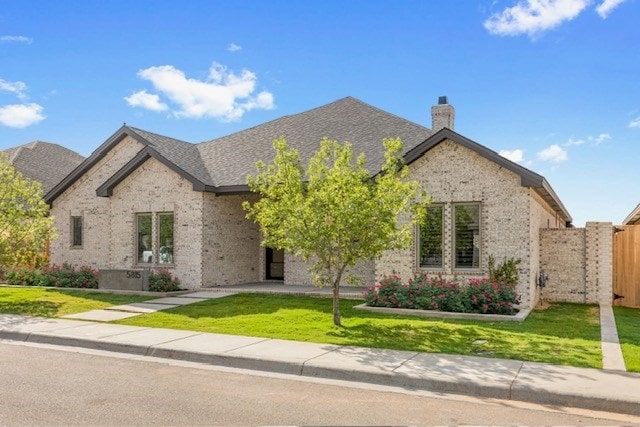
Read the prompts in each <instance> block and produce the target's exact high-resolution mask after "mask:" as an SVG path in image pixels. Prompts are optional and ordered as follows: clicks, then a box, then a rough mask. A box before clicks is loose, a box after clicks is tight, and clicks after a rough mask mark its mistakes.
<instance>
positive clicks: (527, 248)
mask: <svg viewBox="0 0 640 427" xmlns="http://www.w3.org/2000/svg"><path fill="white" fill-rule="evenodd" d="M454 114H455V112H454V109H453V107H452V106H451V105H449V104H447V102H446V98H444V97H442V98H441V99H440V103H439V105H436V106H434V107H433V108H432V129H428V128H426V127H423V126H421V125H418V124H415V123H412V122H410V121H407V120H405V119H402V118H400V117H398V116H395V115H393V114H390V113H387V112H385V111H382V110H379V109H377V108H375V107H372V106H370V105H367V104H365V103H363V102H361V101H359V100H356V99H354V98H351V97H347V98H343V99H340V100H338V101H335V102H332V103H330V104H327V105H324V106H321V107H318V108H315V109H312V110H309V111H306V112H303V113H300V114H295V115H291V116H284V117H282V118H279V119H277V120H273V121H270V122H267V123H265V124H262V125H259V126H256V127H253V128H250V129H247V130H244V131H241V132H238V133H235V134H232V135H229V136H225V137H222V138H218V139H214V140H212V141H206V142H202V143H199V144H191V143H188V142H184V141H179V140H176V139H172V138H168V137H165V136H161V135H157V134H154V133H150V132H147V131H143V130H140V129H136V128H133V127H129V126H126V125H125V126H123V127H121V128H120V129H119V130H118V131H117V132H116V133H115V134H113V135H112V136H111V137H110V138H109V139H107V140H106V141H105V142H104V143H103V144H102V145H101V146H100V147H98V148H97V149H96V150H95V151H94V152H93V154H91V156H89V157H88V158H87V159H86V160H85V161H84V162H83V163H82V164H81V165H80V166H79V167H78V168H77V169H76V170H75V171H74V172H73V173H71V174H70V175H69V176H67V177H66V178H65V179H64V180H63V181H62V182H60V184H58V185H57V186H56V187H55V188H53V189H52V190H51V191H49V192H48V193H47V195H46V199H47V201H48V202H49V203H50V204H51V207H52V208H51V210H52V213H53V215H54V216H55V225H56V227H57V229H58V233H59V236H60V237H59V239H58V240H56V241H55V242H52V244H51V261H52V262H53V263H62V262H72V263H77V264H89V265H92V266H93V267H95V268H109V269H115V268H124V269H130V268H151V267H169V268H171V269H172V270H173V271H174V273H175V274H176V275H178V276H179V277H180V278H181V279H182V280H183V283H184V284H185V285H186V286H187V287H189V288H197V287H200V286H202V287H210V286H219V285H227V284H240V283H253V282H262V281H267V280H283V281H284V283H285V284H309V283H310V281H309V278H308V275H307V272H306V268H305V265H304V264H303V263H302V262H301V261H300V260H298V259H295V258H294V257H292V256H291V255H289V254H286V253H282V252H280V251H277V250H272V249H270V248H264V247H261V246H260V240H261V239H260V234H259V231H258V227H257V226H256V225H255V224H253V223H251V222H250V221H248V220H246V219H245V213H244V211H243V209H242V206H241V204H242V201H244V200H255V197H256V195H255V194H252V193H250V192H249V190H248V187H247V185H246V181H245V179H246V178H245V177H246V175H247V174H250V173H255V171H256V169H255V163H256V161H258V160H263V161H265V162H270V161H271V160H272V159H273V154H274V153H273V148H272V145H271V144H272V141H273V140H274V139H276V138H278V137H280V136H284V137H285V138H286V139H287V142H288V143H289V145H290V146H292V147H295V148H297V149H298V150H299V152H300V156H301V159H302V161H303V162H304V161H306V160H307V159H308V158H309V157H310V156H311V154H312V153H313V152H314V151H315V150H316V149H317V148H318V147H319V142H320V141H321V139H322V138H323V137H329V138H331V139H336V140H338V141H341V142H343V141H349V142H351V143H352V145H353V148H354V152H356V153H359V152H364V153H365V154H366V156H367V167H368V168H369V170H370V171H371V172H372V173H377V172H378V171H379V169H380V166H381V164H382V161H383V147H382V144H381V141H382V140H383V139H384V138H387V137H400V138H401V139H402V140H403V142H404V150H405V152H404V157H405V159H406V162H407V164H408V165H409V169H410V172H411V179H415V180H417V181H419V182H420V183H421V184H422V185H424V188H425V189H426V190H427V192H428V193H429V194H430V195H431V196H432V197H433V202H434V203H433V204H432V205H431V206H430V207H429V215H428V220H427V226H426V227H423V229H422V230H416V234H415V236H416V239H415V244H414V245H413V247H412V248H410V249H408V250H405V251H393V252H389V253H386V254H385V255H384V256H383V257H382V258H381V259H380V260H371V261H365V262H362V263H361V264H360V265H358V266H357V267H356V271H355V273H356V274H358V275H360V276H361V277H362V278H363V279H364V280H365V281H366V282H368V283H372V282H373V281H374V280H375V279H376V278H379V277H380V276H382V275H384V274H388V273H391V272H392V271H396V272H399V273H400V274H403V275H408V274H410V273H411V272H412V271H415V270H426V271H428V272H430V273H434V274H438V273H440V274H446V275H451V274H461V275H474V276H482V275H484V274H486V269H487V260H488V257H489V256H490V255H492V256H494V257H495V258H496V259H498V260H502V259H503V257H517V258H521V259H522V263H521V264H520V277H521V284H520V285H519V286H520V289H519V290H520V293H521V294H522V295H523V305H525V306H528V305H532V304H534V303H535V301H536V299H537V292H536V280H537V274H538V265H539V229H541V228H564V227H566V226H567V225H568V224H570V223H571V221H572V219H571V216H570V215H569V213H568V212H567V210H566V209H565V207H564V206H563V204H562V202H561V201H560V199H559V198H558V196H557V195H556V194H555V192H554V191H553V189H552V188H551V186H550V185H549V183H548V182H547V181H546V180H545V179H544V177H542V176H540V175H538V174H536V173H534V172H532V171H530V170H528V169H526V168H524V167H522V166H520V165H518V164H516V163H513V162H511V161H509V160H507V159H505V158H503V157H501V156H499V155H498V154H497V153H496V152H494V151H492V150H490V149H488V148H486V147H484V146H482V145H480V144H478V143H476V142H474V141H471V140H470V139H467V138H465V137H463V136H462V135H459V134H457V133H456V132H454V131H453V123H454ZM78 225H80V226H79V227H78Z"/></svg>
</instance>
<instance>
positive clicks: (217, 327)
mask: <svg viewBox="0 0 640 427" xmlns="http://www.w3.org/2000/svg"><path fill="white" fill-rule="evenodd" d="M361 303H362V301H356V300H341V302H340V304H341V308H342V310H341V312H342V322H343V325H344V326H343V327H342V328H338V327H335V326H334V325H333V324H332V308H331V299H330V298H313V297H299V296H290V295H258V294H239V295H233V296H229V297H224V298H220V299H212V300H207V301H203V302H200V303H196V304H192V305H188V306H182V307H176V308H173V309H170V310H166V311H162V312H157V313H152V314H147V315H142V316H138V317H133V318H130V319H124V320H121V321H117V322H115V323H120V324H127V325H135V326H149V327H158V328H171V329H186V330H192V331H201V332H215V333H222V334H236V335H248V336H257V337H267V338H280V339H289V340H297V341H310V342H316V343H327V344H338V345H353V346H362V347H378V348H387V349H397V350H409V351H423V352H434V353H449V354H465V355H477V356H484V357H497V358H506V359H518V360H528V361H536V362H547V363H554V364H560V365H571V366H582V367H593V368H600V367H602V353H601V350H600V325H599V312H598V307H596V306H590V305H579V304H553V305H550V306H548V307H547V308H544V309H537V310H534V311H533V312H532V313H531V315H530V316H529V318H528V319H527V320H526V321H525V322H523V323H517V322H482V321H472V320H439V319H421V318H415V317H410V316H389V315H383V314H377V313H369V312H364V311H357V310H354V309H353V308H352V307H353V306H355V305H357V304H361Z"/></svg>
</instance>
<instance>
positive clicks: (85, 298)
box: [0, 287, 150, 317]
mask: <svg viewBox="0 0 640 427" xmlns="http://www.w3.org/2000/svg"><path fill="white" fill-rule="evenodd" d="M148 299H150V297H146V296H137V295H115V294H105V293H99V292H91V291H74V290H66V289H64V290H58V289H42V288H3V287H0V313H6V314H21V315H23V316H40V317H59V316H64V315H67V314H74V313H81V312H83V311H89V310H98V309H101V308H105V307H110V306H112V305H120V304H128V303H132V302H139V301H144V300H148Z"/></svg>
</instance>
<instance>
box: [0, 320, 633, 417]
mask: <svg viewBox="0 0 640 427" xmlns="http://www.w3.org/2000/svg"><path fill="white" fill-rule="evenodd" d="M195 335H199V334H198V333H195ZM0 339H7V340H12V341H22V342H30V343H40V344H53V345H61V346H70V347H81V348H87V349H94V350H103V351H111V352H117V353H127V354H133V355H139V356H152V357H157V358H164V359H173V360H181V361H188V362H196V363H204V364H210V365H216V366H223V367H228V368H238V369H248V370H255V371H267V372H275V373H282V374H290V375H296V376H302V377H314V378H325V379H333V380H346V381H355V382H363V383H370V384H378V385H391V386H397V387H403V388H409V389H418V390H425V391H430V392H435V393H443V394H444V393H451V394H461V395H469V396H476V397H484V398H495V399H503V400H516V401H522V402H530V403H537V404H545V405H553V406H569V407H577V408H583V409H589V410H597V411H608V412H619V413H625V414H631V415H640V405H639V404H638V402H637V401H633V400H632V399H629V400H623V399H609V398H606V397H602V396H593V395H587V394H586V393H581V392H579V391H578V390H576V391H575V392H573V390H572V392H570V393H550V392H549V391H548V390H545V389H543V388H537V387H536V386H535V385H532V384H530V383H529V384H528V382H527V380H526V379H522V378H521V376H520V371H518V373H517V374H516V375H515V378H513V380H510V381H508V382H506V381H505V382H504V385H503V384H487V383H486V382H484V381H479V380H476V381H472V380H468V379H465V378H457V377H456V378H455V380H446V379H439V378H428V377H425V376H417V375H414V376H412V375H408V374H405V373H402V372H396V370H392V371H385V372H371V371H369V370H357V369H348V368H343V369H341V368H336V367H330V366H319V365H318V364H317V363H315V361H314V359H315V358H310V359H308V360H306V361H302V362H294V361H282V360H268V359H267V360H265V359H261V358H256V357H251V356H247V355H241V354H230V353H229V352H226V353H225V352H222V353H207V352H198V351H186V350H176V349H170V348H163V347H160V346H161V345H163V344H155V345H151V346H147V345H137V344H132V343H126V344H124V343H115V342H109V341H107V340H101V339H92V338H78V337H66V336H56V335H55V332H54V331H49V332H46V331H43V332H17V331H6V330H0ZM268 340H269V339H266V338H265V339H264V341H268ZM340 348H341V347H336V348H333V349H330V350H327V351H326V353H325V355H326V354H330V353H333V352H336V351H338V350H339V349H340ZM510 362H513V363H520V364H521V365H520V367H522V366H525V365H536V364H532V363H528V362H517V361H510ZM537 365H539V366H543V367H544V366H551V365H545V364H537ZM552 367H553V366H552ZM616 374H618V375H627V376H628V377H629V378H631V379H633V380H636V379H637V378H638V376H637V375H635V374H628V373H616Z"/></svg>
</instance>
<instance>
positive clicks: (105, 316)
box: [62, 292, 233, 322]
mask: <svg viewBox="0 0 640 427" xmlns="http://www.w3.org/2000/svg"><path fill="white" fill-rule="evenodd" d="M228 295H233V293H230V292H193V293H189V294H183V295H178V296H175V297H164V298H156V299H152V300H149V301H144V302H134V303H131V304H124V305H114V306H111V307H107V308H105V309H102V310H91V311H86V312H84V313H75V314H68V315H66V316H62V317H63V318H66V319H78V320H92V321H94V322H111V321H113V320H120V319H127V318H129V317H134V316H139V315H141V314H147V313H155V312H156V311H160V310H167V309H169V308H174V307H178V306H181V305H188V304H194V303H196V302H200V301H205V300H208V299H214V298H222V297H226V296H228Z"/></svg>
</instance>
